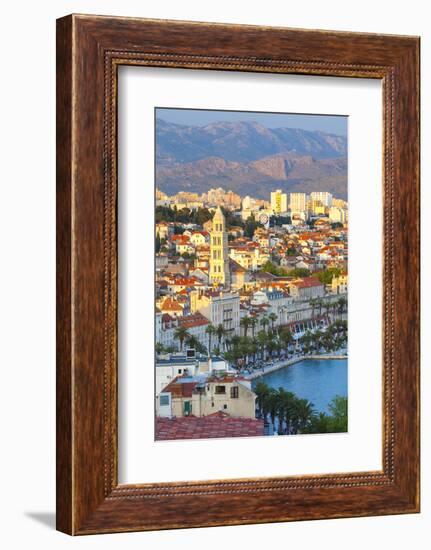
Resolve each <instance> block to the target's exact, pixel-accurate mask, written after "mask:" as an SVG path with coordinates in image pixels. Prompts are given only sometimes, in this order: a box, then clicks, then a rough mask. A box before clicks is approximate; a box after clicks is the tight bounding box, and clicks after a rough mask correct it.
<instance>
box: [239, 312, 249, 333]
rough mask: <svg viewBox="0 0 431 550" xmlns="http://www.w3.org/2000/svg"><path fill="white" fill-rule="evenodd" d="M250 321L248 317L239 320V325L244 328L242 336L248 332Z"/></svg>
mask: <svg viewBox="0 0 431 550" xmlns="http://www.w3.org/2000/svg"><path fill="white" fill-rule="evenodd" d="M250 321H251V319H250V317H243V318H242V319H241V320H240V322H239V324H240V326H241V327H242V328H243V329H244V336H245V337H247V332H248V328H249V326H250Z"/></svg>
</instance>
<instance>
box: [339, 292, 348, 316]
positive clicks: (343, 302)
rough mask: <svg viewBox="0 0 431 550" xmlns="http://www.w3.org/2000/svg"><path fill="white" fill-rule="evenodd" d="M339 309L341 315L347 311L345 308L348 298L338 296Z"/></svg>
mask: <svg viewBox="0 0 431 550" xmlns="http://www.w3.org/2000/svg"><path fill="white" fill-rule="evenodd" d="M337 306H338V308H337V310H338V313H339V314H340V315H342V314H343V313H344V311H345V308H346V306H347V300H346V298H344V296H341V297H340V298H338V301H337Z"/></svg>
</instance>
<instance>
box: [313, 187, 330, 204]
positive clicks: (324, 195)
mask: <svg viewBox="0 0 431 550" xmlns="http://www.w3.org/2000/svg"><path fill="white" fill-rule="evenodd" d="M310 198H311V200H314V201H320V202H321V203H322V204H323V206H327V207H328V208H329V207H330V206H332V195H331V193H328V192H327V191H313V192H312V193H310Z"/></svg>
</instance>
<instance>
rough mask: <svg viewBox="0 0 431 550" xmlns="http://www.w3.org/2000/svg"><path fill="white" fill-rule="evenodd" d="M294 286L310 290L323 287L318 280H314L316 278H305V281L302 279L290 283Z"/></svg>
mask: <svg viewBox="0 0 431 550" xmlns="http://www.w3.org/2000/svg"><path fill="white" fill-rule="evenodd" d="M292 284H294V285H295V286H297V287H299V288H310V287H313V286H323V283H321V282H320V281H319V279H316V277H306V278H305V279H302V280H301V281H298V282H295V283H292Z"/></svg>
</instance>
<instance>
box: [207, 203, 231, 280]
mask: <svg viewBox="0 0 431 550" xmlns="http://www.w3.org/2000/svg"><path fill="white" fill-rule="evenodd" d="M210 282H211V283H212V284H216V285H223V286H224V287H225V288H229V287H230V271H229V249H228V245H227V231H226V220H225V217H224V214H223V212H222V210H221V208H220V206H219V207H217V210H216V212H215V214H214V217H213V219H212V229H211V240H210Z"/></svg>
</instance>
